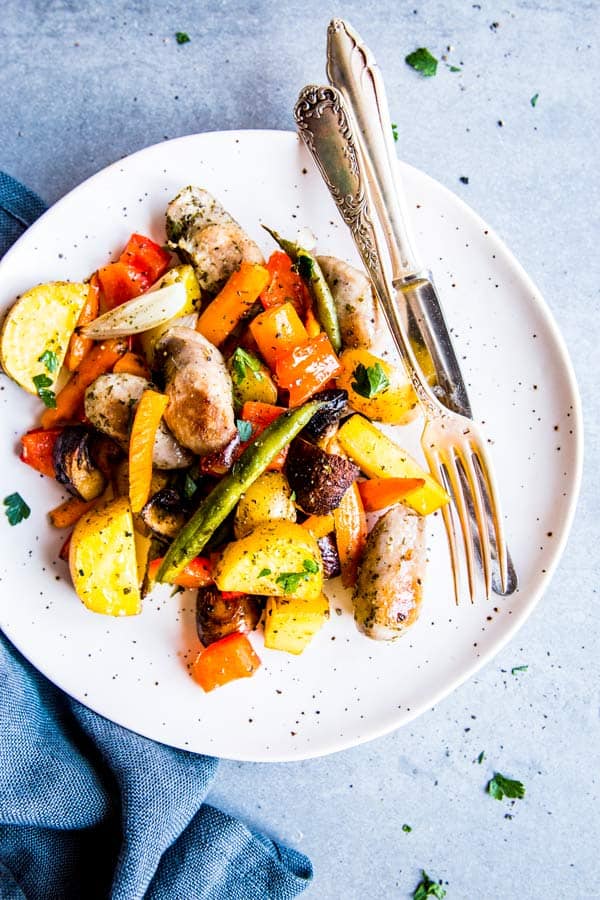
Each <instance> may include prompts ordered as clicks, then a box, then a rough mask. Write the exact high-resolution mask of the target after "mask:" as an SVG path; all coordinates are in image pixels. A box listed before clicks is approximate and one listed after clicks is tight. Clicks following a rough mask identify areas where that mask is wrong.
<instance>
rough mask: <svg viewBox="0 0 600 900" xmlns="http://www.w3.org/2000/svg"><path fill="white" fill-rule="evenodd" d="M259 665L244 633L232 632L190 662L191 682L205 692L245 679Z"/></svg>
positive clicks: (257, 658) (252, 673) (258, 660)
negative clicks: (195, 683) (192, 680)
mask: <svg viewBox="0 0 600 900" xmlns="http://www.w3.org/2000/svg"><path fill="white" fill-rule="evenodd" d="M259 666H260V659H259V657H258V656H257V655H256V653H255V652H254V648H253V647H252V644H251V643H250V641H249V640H248V638H247V637H246V635H245V634H239V633H238V632H234V633H233V634H228V635H226V637H224V638H221V640H220V641H215V643H214V644H210V645H209V646H208V647H207V648H206V649H205V650H201V651H200V653H199V654H198V656H197V657H196V659H195V661H194V662H193V663H192V668H191V674H192V678H193V679H194V681H197V682H198V684H199V685H200V687H201V688H202V689H203V690H205V691H212V690H214V688H216V687H220V686H221V685H223V684H227V683H228V682H229V681H234V680H235V679H237V678H249V677H250V676H251V675H254V673H255V672H256V670H257V669H258V667H259Z"/></svg>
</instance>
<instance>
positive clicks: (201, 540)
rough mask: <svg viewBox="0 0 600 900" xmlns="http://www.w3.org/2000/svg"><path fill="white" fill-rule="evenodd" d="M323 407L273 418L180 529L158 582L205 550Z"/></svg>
mask: <svg viewBox="0 0 600 900" xmlns="http://www.w3.org/2000/svg"><path fill="white" fill-rule="evenodd" d="M321 406H322V404H321V403H319V402H318V401H313V402H312V403H305V404H304V406H299V407H297V408H296V409H289V410H287V412H285V413H282V415H280V416H279V417H278V418H277V419H275V420H274V421H273V422H271V424H270V425H269V426H267V428H265V430H264V431H263V432H262V433H261V434H259V436H258V437H257V438H256V440H255V441H253V442H252V444H250V446H249V447H247V448H246V450H244V452H243V453H242V455H241V456H240V458H239V459H238V460H237V462H236V463H234V466H233V468H232V470H231V472H230V473H229V474H228V475H225V477H224V478H223V479H221V481H220V482H219V483H218V484H217V485H216V487H214V488H213V490H212V491H211V492H210V494H209V495H208V496H207V497H206V498H205V499H204V500H203V501H202V503H201V504H200V506H199V507H198V509H197V510H196V512H195V513H194V515H193V516H192V518H191V519H190V521H189V522H188V523H187V524H186V525H184V526H183V528H182V529H181V531H180V532H179V534H178V535H177V537H176V538H175V540H174V541H173V543H172V544H171V546H170V547H169V550H168V551H167V554H166V556H165V558H164V560H163V562H162V565H161V567H160V569H159V570H158V573H157V576H156V577H157V580H158V581H167V582H172V581H173V580H174V579H175V578H176V577H177V575H178V574H179V572H181V570H182V569H183V568H184V567H185V566H186V565H187V564H188V563H189V562H190V560H192V559H193V558H194V557H195V556H197V555H198V554H199V553H200V551H201V550H203V549H204V547H205V546H206V544H207V543H208V541H209V539H210V537H211V535H212V534H213V532H214V531H215V529H216V528H218V526H219V525H220V524H221V522H223V520H224V519H225V518H226V517H227V516H228V515H229V513H230V512H231V511H232V509H233V508H234V506H235V505H236V503H237V502H238V500H239V499H240V497H241V496H242V494H243V493H244V491H247V490H248V488H249V487H250V485H251V484H252V483H253V482H254V481H256V479H257V478H258V476H259V475H261V474H262V473H263V472H264V471H265V469H266V468H267V466H268V465H269V464H270V463H271V462H272V461H273V459H275V457H276V456H277V454H278V453H279V452H280V451H281V450H283V448H284V447H285V446H286V444H289V442H290V441H291V440H293V438H295V437H296V435H297V434H298V433H299V432H300V431H302V429H303V428H304V426H305V425H307V424H308V423H309V422H310V420H311V419H312V417H313V416H314V414H315V413H316V412H317V410H318V409H320V408H321Z"/></svg>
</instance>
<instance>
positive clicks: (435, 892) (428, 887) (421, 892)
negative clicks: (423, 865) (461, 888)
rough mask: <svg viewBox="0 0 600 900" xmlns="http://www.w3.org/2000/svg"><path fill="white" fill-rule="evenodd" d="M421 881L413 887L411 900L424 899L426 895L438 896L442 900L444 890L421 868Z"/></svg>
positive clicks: (444, 894)
mask: <svg viewBox="0 0 600 900" xmlns="http://www.w3.org/2000/svg"><path fill="white" fill-rule="evenodd" d="M421 876H422V877H421V881H420V882H419V884H418V885H417V886H416V888H415V892H414V894H413V900H425V898H426V897H438V898H439V900H442V898H443V897H445V896H446V891H445V890H444V888H443V887H442V885H441V884H438V882H437V881H432V880H431V879H430V877H429V875H428V874H427V872H426V871H425V869H421Z"/></svg>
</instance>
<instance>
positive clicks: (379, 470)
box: [337, 416, 450, 516]
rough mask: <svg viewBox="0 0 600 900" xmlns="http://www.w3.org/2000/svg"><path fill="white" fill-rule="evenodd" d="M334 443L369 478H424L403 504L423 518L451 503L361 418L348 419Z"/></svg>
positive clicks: (415, 465) (408, 458) (431, 480)
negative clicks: (422, 482)
mask: <svg viewBox="0 0 600 900" xmlns="http://www.w3.org/2000/svg"><path fill="white" fill-rule="evenodd" d="M337 440H338V441H339V443H340V444H341V445H342V448H343V449H344V450H345V451H346V453H347V454H348V456H349V457H350V459H352V460H354V462H355V463H356V465H357V466H360V468H361V469H362V471H363V472H364V473H365V475H368V476H369V478H424V479H425V484H424V485H423V487H421V488H417V490H416V491H411V492H410V494H408V495H407V496H406V497H405V499H404V501H403V502H404V503H405V504H406V505H407V506H410V507H411V509H414V510H415V511H416V512H418V513H421V515H422V516H426V515H428V514H429V513H431V512H434V510H436V509H439V508H440V506H445V504H446V503H448V501H449V500H450V497H449V496H448V494H447V493H446V491H445V490H444V488H443V487H442V486H441V485H440V484H438V482H437V481H436V480H435V479H434V478H432V477H431V475H430V474H429V472H426V471H425V469H423V468H421V466H420V465H419V464H418V462H417V461H416V460H414V459H413V458H412V456H409V455H408V453H407V452H406V450H403V449H402V448H401V447H399V446H398V444H395V443H394V441H392V440H390V438H389V437H387V436H386V435H385V434H382V432H381V431H379V429H378V428H376V427H375V425H372V424H371V422H368V421H367V419H364V418H363V417H362V416H352V417H351V418H350V419H347V421H346V422H345V423H344V424H343V425H342V427H341V428H340V430H339V431H338V433H337Z"/></svg>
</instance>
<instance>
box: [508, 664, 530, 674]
mask: <svg viewBox="0 0 600 900" xmlns="http://www.w3.org/2000/svg"><path fill="white" fill-rule="evenodd" d="M528 668H529V666H513V667H512V669H511V670H510V674H511V675H515V674H516V673H517V672H526V671H527V669H528Z"/></svg>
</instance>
